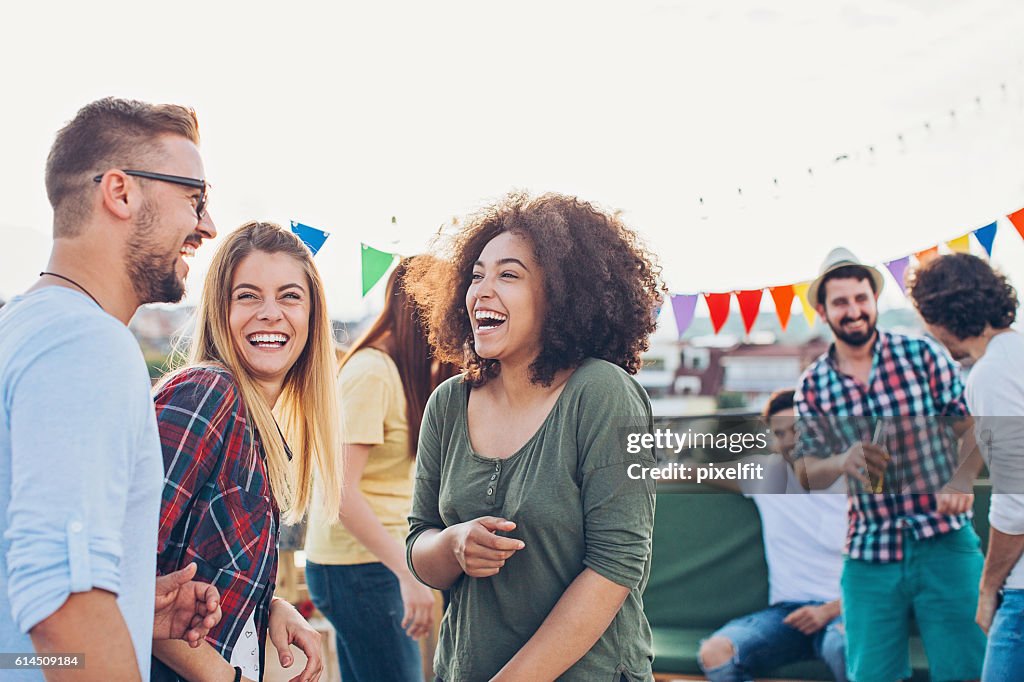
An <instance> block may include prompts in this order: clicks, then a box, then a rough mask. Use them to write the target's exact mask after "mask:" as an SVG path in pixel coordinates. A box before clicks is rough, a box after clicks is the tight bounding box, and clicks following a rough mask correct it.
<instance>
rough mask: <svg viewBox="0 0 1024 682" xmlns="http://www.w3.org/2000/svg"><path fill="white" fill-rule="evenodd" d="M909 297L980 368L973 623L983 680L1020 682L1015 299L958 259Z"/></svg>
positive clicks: (1021, 413) (974, 395) (1021, 528)
mask: <svg viewBox="0 0 1024 682" xmlns="http://www.w3.org/2000/svg"><path fill="white" fill-rule="evenodd" d="M910 294H911V298H912V299H913V300H914V304H915V306H917V309H918V311H919V312H920V313H921V317H922V318H924V321H925V323H926V324H927V326H928V331H929V332H930V333H931V334H932V335H933V336H934V337H935V338H936V339H938V340H939V341H941V342H942V343H943V344H944V345H945V346H946V347H947V348H948V349H949V352H950V354H952V356H953V357H954V358H955V359H958V360H959V359H963V358H973V359H974V360H975V364H974V366H973V367H972V369H971V372H970V374H969V376H968V377H967V385H966V388H965V396H966V398H967V405H968V407H969V408H970V411H971V414H972V415H974V420H975V434H976V437H977V442H978V446H979V449H980V450H981V454H982V456H983V457H984V458H985V462H986V464H987V465H988V468H989V476H990V478H991V480H992V502H991V506H990V507H989V526H990V527H989V544H988V554H987V556H986V557H985V567H984V569H983V571H982V575H981V585H980V587H979V594H978V612H977V617H976V620H977V623H978V625H979V626H980V627H981V629H982V630H984V631H985V632H986V633H987V634H988V645H987V648H986V650H985V665H984V669H983V671H982V679H983V680H986V681H988V680H993V681H994V680H1010V679H1018V677H1019V675H1020V671H1021V670H1024V647H1022V646H1021V645H1020V632H1021V629H1022V627H1024V337H1022V336H1021V335H1020V334H1018V333H1017V332H1016V331H1014V330H1013V329H1010V325H1011V324H1013V321H1014V320H1015V319H1016V316H1017V305H1018V300H1017V293H1016V291H1015V290H1014V288H1013V286H1011V285H1010V283H1009V282H1008V281H1007V280H1006V277H1004V276H1003V275H1001V274H999V273H997V272H995V271H994V270H993V269H992V267H991V266H990V265H989V264H988V263H986V262H985V261H984V260H982V259H980V258H978V257H976V256H972V255H969V254H953V255H949V256H943V257H941V258H937V259H935V260H933V261H931V262H930V263H928V264H927V265H925V266H924V267H922V268H921V269H920V270H919V271H917V272H916V273H915V274H914V277H913V280H912V282H911V283H910Z"/></svg>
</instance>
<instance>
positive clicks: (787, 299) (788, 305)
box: [768, 284, 794, 331]
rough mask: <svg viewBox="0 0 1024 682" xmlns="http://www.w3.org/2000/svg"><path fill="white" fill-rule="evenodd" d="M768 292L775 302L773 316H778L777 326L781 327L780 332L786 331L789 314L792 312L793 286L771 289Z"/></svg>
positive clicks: (787, 285)
mask: <svg viewBox="0 0 1024 682" xmlns="http://www.w3.org/2000/svg"><path fill="white" fill-rule="evenodd" d="M768 291H770V292H771V294H772V300H773V301H775V314H776V315H778V316H779V325H780V326H781V327H782V331H786V325H788V324H789V314H790V313H791V312H793V296H794V294H793V285H792V284H786V285H784V286H781V287H771V288H769V289H768Z"/></svg>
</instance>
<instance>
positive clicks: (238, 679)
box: [235, 665, 242, 682]
mask: <svg viewBox="0 0 1024 682" xmlns="http://www.w3.org/2000/svg"><path fill="white" fill-rule="evenodd" d="M241 680H242V669H241V668H239V667H238V666H237V665H236V666H235V682H241Z"/></svg>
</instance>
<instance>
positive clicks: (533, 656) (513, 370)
mask: <svg viewBox="0 0 1024 682" xmlns="http://www.w3.org/2000/svg"><path fill="white" fill-rule="evenodd" d="M407 287H408V288H409V289H410V292H411V293H412V295H413V297H414V299H415V300H416V301H417V303H418V304H419V305H420V306H421V308H422V309H423V310H424V311H425V314H426V316H427V318H428V322H429V328H430V339H431V342H432V343H433V345H435V346H436V348H437V349H438V350H437V352H438V355H439V358H440V359H441V360H443V361H451V362H457V363H461V364H462V366H463V367H464V368H465V370H464V373H463V375H462V376H461V377H455V378H453V379H452V380H449V381H447V382H445V383H444V384H442V385H441V386H440V387H439V388H438V389H437V390H436V391H435V392H434V394H433V395H432V396H431V398H430V401H429V403H428V404H427V408H426V411H425V413H424V417H423V424H422V427H421V431H420V441H419V450H418V453H417V472H416V488H415V494H414V500H413V510H412V514H411V516H410V525H411V531H410V534H409V537H408V540H407V553H408V562H409V568H410V569H411V570H412V572H413V574H414V575H416V576H417V578H419V579H420V580H421V581H422V582H424V583H426V584H427V585H430V586H432V587H436V588H440V589H450V590H451V604H450V606H449V608H448V612H447V614H446V616H445V618H444V621H443V622H442V625H441V634H440V640H439V645H438V649H437V654H436V657H435V662H434V670H435V672H436V673H437V674H438V675H439V677H440V678H441V679H443V680H469V681H472V680H490V679H495V680H501V679H530V680H534V679H536V680H540V679H555V678H559V679H563V680H594V679H607V680H620V679H623V680H647V679H650V678H651V660H652V645H651V630H650V627H649V626H648V624H647V620H646V618H645V617H644V613H643V607H642V601H641V594H642V593H643V590H644V587H645V585H646V582H647V577H648V575H649V572H650V565H651V535H652V529H653V523H654V489H653V483H652V481H651V480H649V479H640V480H634V479H632V478H630V477H629V476H628V475H627V471H628V470H629V466H630V465H631V464H639V465H640V466H641V467H647V468H650V467H654V466H656V463H655V460H654V455H653V452H651V451H650V450H649V449H646V450H645V449H639V452H638V453H637V454H630V453H629V451H628V450H627V448H626V447H625V440H624V438H623V436H624V435H625V434H626V433H645V432H649V431H650V430H651V429H652V427H653V424H652V417H651V407H650V401H649V400H648V397H647V394H646V393H645V392H644V390H643V388H642V387H641V386H640V384H639V383H637V381H636V380H635V379H633V378H632V376H630V375H632V374H635V373H636V371H637V370H638V369H639V368H640V364H641V361H640V354H641V353H642V352H643V351H644V350H645V349H646V348H647V339H648V336H649V335H650V333H651V332H652V331H653V330H654V325H655V321H654V312H655V310H656V308H657V305H658V303H659V302H660V301H661V299H662V297H663V295H664V293H665V289H664V286H663V285H662V284H661V282H660V279H659V271H658V268H657V266H656V265H655V264H654V262H653V258H652V257H651V256H650V255H649V254H648V253H647V251H646V250H645V249H644V248H643V246H642V245H641V244H640V243H639V240H638V238H637V236H636V235H635V234H634V233H633V232H631V231H630V230H629V229H627V228H626V227H625V226H624V225H623V224H622V222H621V220H620V219H619V217H618V216H617V215H614V214H608V213H605V212H603V211H601V210H599V209H597V208H595V207H594V206H593V205H591V204H589V203H586V202H583V201H580V200H578V199H576V198H574V197H567V196H561V195H556V194H548V195H544V196H541V197H538V198H535V199H534V198H530V197H529V196H526V195H524V194H514V195H510V196H509V197H507V198H506V199H505V200H503V201H502V202H500V203H498V204H497V205H495V206H492V207H491V208H489V209H487V210H486V211H484V212H483V213H480V214H479V215H477V216H475V217H474V218H473V219H472V220H471V221H470V222H469V223H468V224H467V225H466V226H465V227H464V228H463V229H462V230H461V231H460V232H459V233H458V234H457V235H456V236H455V238H454V240H453V244H452V249H451V253H450V254H449V257H448V258H446V259H444V261H443V263H442V267H440V268H434V269H432V270H420V271H418V272H411V273H410V275H409V276H408V279H407Z"/></svg>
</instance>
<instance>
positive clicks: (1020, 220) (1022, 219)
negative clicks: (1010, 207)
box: [1006, 208, 1024, 239]
mask: <svg viewBox="0 0 1024 682" xmlns="http://www.w3.org/2000/svg"><path fill="white" fill-rule="evenodd" d="M1006 217H1007V218H1009V219H1010V222H1011V223H1013V226H1014V227H1016V228H1017V232H1018V233H1020V236H1021V238H1022V239H1024V208H1022V209H1020V210H1019V211H1014V212H1013V213H1011V214H1010V215H1008V216H1006Z"/></svg>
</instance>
